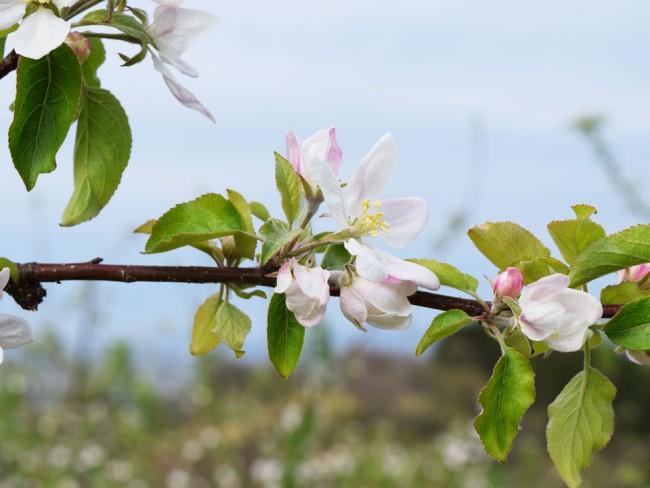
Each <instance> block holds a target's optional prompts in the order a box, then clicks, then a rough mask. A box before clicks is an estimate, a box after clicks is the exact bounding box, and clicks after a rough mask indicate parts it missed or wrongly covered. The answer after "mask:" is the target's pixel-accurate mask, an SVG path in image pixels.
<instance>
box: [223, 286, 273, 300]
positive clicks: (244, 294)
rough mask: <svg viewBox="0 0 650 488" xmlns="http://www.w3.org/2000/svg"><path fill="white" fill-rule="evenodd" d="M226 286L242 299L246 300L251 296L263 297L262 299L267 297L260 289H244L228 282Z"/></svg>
mask: <svg viewBox="0 0 650 488" xmlns="http://www.w3.org/2000/svg"><path fill="white" fill-rule="evenodd" d="M228 288H230V289H231V290H232V291H234V292H235V295H237V296H238V297H239V298H243V299H244V300H248V299H250V298H253V297H258V298H264V299H266V298H267V297H266V293H264V292H263V291H262V290H253V291H244V290H242V289H241V288H239V287H238V286H234V285H232V284H229V286H228Z"/></svg>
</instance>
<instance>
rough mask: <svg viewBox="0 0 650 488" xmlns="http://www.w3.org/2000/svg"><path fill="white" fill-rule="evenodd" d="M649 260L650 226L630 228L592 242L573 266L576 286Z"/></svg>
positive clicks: (573, 284) (573, 283) (572, 273)
mask: <svg viewBox="0 0 650 488" xmlns="http://www.w3.org/2000/svg"><path fill="white" fill-rule="evenodd" d="M647 262H650V225H649V224H643V225H637V226H635V227H630V228H628V229H625V230H623V231H621V232H618V233H616V234H612V235H610V236H607V237H604V238H602V239H600V240H598V241H595V242H592V243H591V244H590V245H588V246H587V248H586V249H585V250H584V251H582V253H581V254H580V256H578V259H576V262H575V263H574V264H573V266H572V267H571V272H570V273H569V277H570V278H571V284H570V285H569V286H571V287H573V288H575V287H577V286H580V285H582V284H584V283H587V282H589V281H591V280H595V279H596V278H599V277H601V276H604V275H606V274H609V273H613V272H614V271H618V270H619V269H624V268H629V267H630V266H634V265H636V264H643V263H647Z"/></svg>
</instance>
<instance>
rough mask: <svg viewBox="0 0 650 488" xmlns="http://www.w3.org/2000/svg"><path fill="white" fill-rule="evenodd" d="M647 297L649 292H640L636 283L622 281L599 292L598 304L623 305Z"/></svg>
mask: <svg viewBox="0 0 650 488" xmlns="http://www.w3.org/2000/svg"><path fill="white" fill-rule="evenodd" d="M649 295H650V290H646V291H643V290H641V289H640V288H639V284H638V283H636V282H634V281H624V282H622V283H619V284H618V285H609V286H606V287H605V288H603V289H602V290H600V302H601V303H602V304H603V305H624V304H626V303H627V302H631V301H632V300H636V299H637V298H643V297H644V296H649Z"/></svg>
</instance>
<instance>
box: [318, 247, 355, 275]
mask: <svg viewBox="0 0 650 488" xmlns="http://www.w3.org/2000/svg"><path fill="white" fill-rule="evenodd" d="M351 257H352V256H351V255H350V253H349V252H348V250H347V249H346V248H345V246H344V245H343V244H332V245H331V246H327V250H326V251H325V254H324V255H323V260H322V261H321V267H322V268H323V269H329V270H333V269H336V270H342V269H343V266H345V265H346V264H347V263H348V262H349V261H350V258H351Z"/></svg>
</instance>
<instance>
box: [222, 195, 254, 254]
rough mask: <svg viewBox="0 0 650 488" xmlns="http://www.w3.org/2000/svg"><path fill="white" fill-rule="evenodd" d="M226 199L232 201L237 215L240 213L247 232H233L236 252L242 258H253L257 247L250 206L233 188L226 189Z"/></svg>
mask: <svg viewBox="0 0 650 488" xmlns="http://www.w3.org/2000/svg"><path fill="white" fill-rule="evenodd" d="M227 193H228V200H229V201H230V203H232V204H233V205H234V206H235V208H236V209H237V211H238V212H239V215H241V219H242V225H243V226H244V230H245V231H246V232H247V234H235V244H236V246H237V252H238V253H239V255H240V256H241V257H242V258H246V259H253V258H255V248H256V247H257V238H256V237H254V236H255V228H254V227H253V216H252V213H251V207H250V205H249V204H248V202H247V201H246V199H245V198H244V197H243V196H242V195H241V194H240V193H238V192H236V191H235V190H227Z"/></svg>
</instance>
